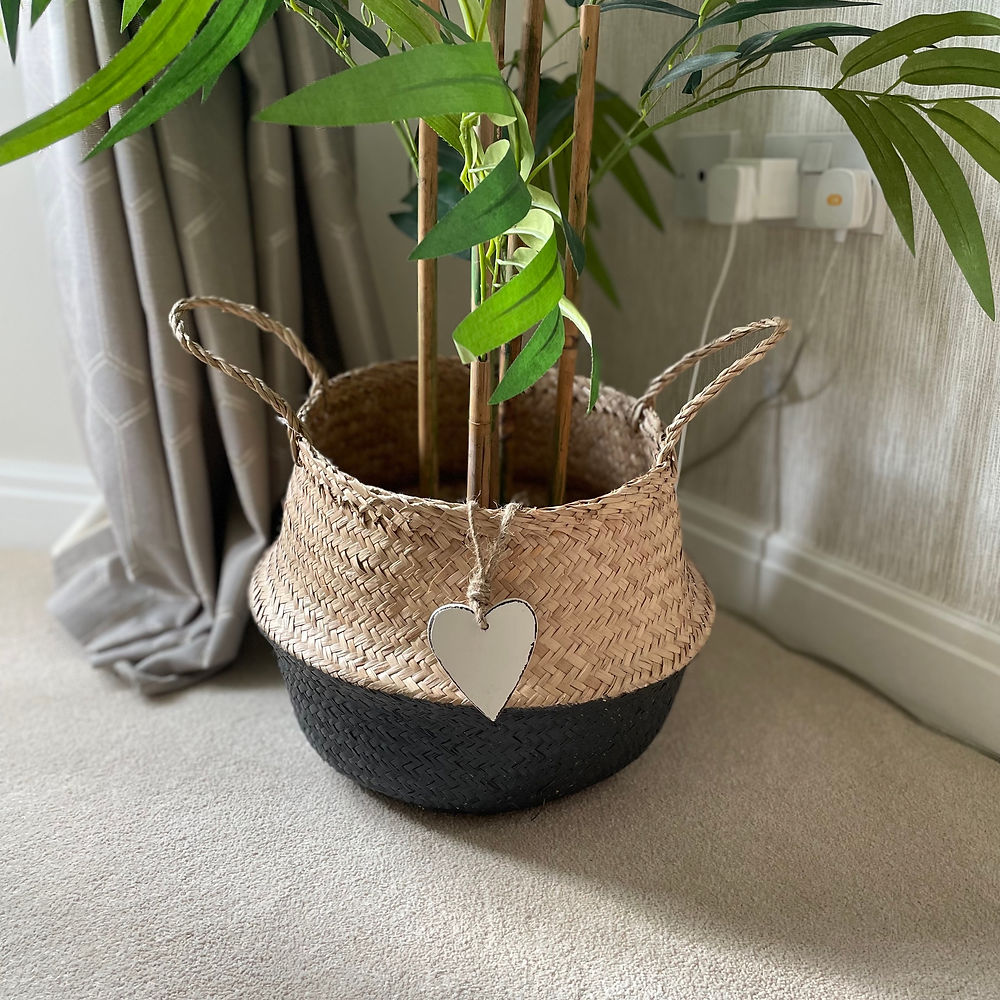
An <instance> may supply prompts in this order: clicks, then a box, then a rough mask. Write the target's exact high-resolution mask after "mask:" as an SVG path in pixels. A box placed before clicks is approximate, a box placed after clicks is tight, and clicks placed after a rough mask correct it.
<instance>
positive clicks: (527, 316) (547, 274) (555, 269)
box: [452, 236, 563, 356]
mask: <svg viewBox="0 0 1000 1000" xmlns="http://www.w3.org/2000/svg"><path fill="white" fill-rule="evenodd" d="M562 291H563V275H562V268H561V267H560V266H559V251H558V248H557V246H556V239H555V236H553V237H552V238H551V239H550V240H549V241H548V242H547V243H546V244H545V246H544V247H543V248H542V249H541V250H540V251H539V253H538V254H537V256H536V257H535V259H534V260H533V261H532V262H531V263H530V264H529V265H528V266H527V267H526V268H525V269H524V270H523V271H521V273H520V274H517V275H515V276H514V277H513V278H511V280H510V281H508V282H507V284H505V285H503V286H502V287H501V288H500V290H499V291H497V292H496V293H494V294H493V295H491V296H490V297H489V298H488V299H486V301H485V302H483V304H482V305H481V306H479V308H478V309H476V310H474V311H473V312H471V313H469V315H468V316H466V317H465V319H463V320H462V322H461V323H459V324H458V326H457V327H456V328H455V332H454V334H452V336H453V338H454V340H455V343H456V344H458V345H459V346H460V347H464V348H465V349H466V350H468V351H470V352H471V353H473V354H475V355H476V356H482V355H484V354H487V353H489V352H490V351H492V350H495V349H496V348H497V347H500V346H501V345H503V344H506V343H507V341H508V340H510V339H511V338H513V337H516V336H517V335H518V334H519V333H524V331H525V330H528V329H530V328H531V327H532V326H534V325H535V323H538V322H539V321H540V320H542V319H544V317H545V316H547V315H548V313H549V312H550V311H551V310H552V308H553V307H554V306H555V305H557V304H558V302H559V299H560V297H561V296H562Z"/></svg>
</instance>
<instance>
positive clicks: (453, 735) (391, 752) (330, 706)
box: [275, 647, 684, 813]
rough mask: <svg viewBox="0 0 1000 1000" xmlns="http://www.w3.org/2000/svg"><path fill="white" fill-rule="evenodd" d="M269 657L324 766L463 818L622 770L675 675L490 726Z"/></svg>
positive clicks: (652, 731) (504, 717)
mask: <svg viewBox="0 0 1000 1000" xmlns="http://www.w3.org/2000/svg"><path fill="white" fill-rule="evenodd" d="M275 653H276V654H277V657H278V666H279V667H280V668H281V673H282V676H283V677H284V678H285V685H286V687H287V688H288V693H289V696H290V697H291V699H292V705H293V707H294V708H295V714H296V716H297V717H298V720H299V725H300V726H301V727H302V730H303V732H304V733H305V734H306V737H307V738H308V740H309V742H310V743H311V744H312V745H313V747H314V748H315V749H316V750H317V752H318V753H319V755H320V756H321V757H322V758H323V759H324V760H325V761H326V762H327V763H328V764H331V765H332V766H333V767H335V768H336V769H337V770H338V771H342V772H343V773H344V774H346V775H347V776H348V777H350V778H353V779H354V780H355V781H357V782H358V783H359V784H361V785H363V786H364V787H366V788H370V789H372V790H374V791H376V792H381V793H382V794H384V795H389V796H391V797H392V798H394V799H400V800H401V801H403V802H409V803H411V804H413V805H418V806H423V807H425V808H429V809H442V810H447V811H449V812H469V813H494V812H505V811H507V810H511V809H526V808H528V807H530V806H535V805H539V804H540V803H542V802H547V801H549V800H550V799H555V798H559V796H561V795H568V794H569V793H570V792H575V791H579V790H580V789H581V788H586V787H587V786H588V785H592V784H594V782H597V781H601V780H602V779H603V778H607V777H609V776H610V775H612V774H614V773H615V772H616V771H619V770H621V768H623V767H625V765H626V764H629V763H631V762H632V761H633V760H635V759H636V757H638V756H639V755H640V754H641V753H642V752H643V751H644V750H645V749H646V747H648V746H649V744H650V743H651V742H652V740H653V738H654V737H655V736H656V734H657V733H658V732H659V731H660V727H661V726H662V725H663V720H664V719H665V718H666V717H667V713H668V712H669V711H670V706H671V705H672V704H673V700H674V696H675V695H676V694H677V689H678V688H679V687H680V683H681V677H682V675H683V673H684V671H683V670H681V671H679V672H678V673H676V674H673V675H672V676H670V677H667V678H666V679H665V680H662V681H660V682H658V683H657V684H652V685H650V686H649V687H646V688H643V689H641V690H639V691H634V692H632V693H631V694H626V695H622V696H620V697H618V698H609V699H605V700H602V701H591V702H585V703H583V704H580V705H557V706H553V707H552V708H508V709H505V710H504V711H503V712H501V713H500V716H499V718H498V719H497V721H496V722H495V723H493V722H490V721H489V720H488V719H487V718H486V717H485V716H484V715H483V714H482V713H481V712H479V711H478V710H477V709H475V708H472V707H470V706H466V705H440V704H437V703H435V702H431V701H423V700H419V699H416V698H408V697H406V696H404V695H397V694H387V693H385V692H382V691H372V690H370V689H369V688H364V687H361V686H360V685H357V684H351V683H350V682H348V681H345V680H341V679H340V678H337V677H331V676H330V675H329V674H326V673H324V672H323V671H321V670H317V669H316V668H315V667H310V666H308V665H307V664H304V663H302V662H301V661H300V660H297V659H295V658H294V657H292V656H290V655H289V654H288V653H286V652H285V651H284V650H282V649H280V648H277V647H275Z"/></svg>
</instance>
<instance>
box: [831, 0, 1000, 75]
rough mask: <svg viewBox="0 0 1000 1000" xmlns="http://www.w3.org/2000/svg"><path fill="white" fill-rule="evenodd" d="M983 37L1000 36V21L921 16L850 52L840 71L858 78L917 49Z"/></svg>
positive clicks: (968, 14)
mask: <svg viewBox="0 0 1000 1000" xmlns="http://www.w3.org/2000/svg"><path fill="white" fill-rule="evenodd" d="M979 35H1000V18H996V17H993V15H991V14H981V13H979V12H978V11H974V10H963V11H957V12H956V13H954V14H917V16H916V17H909V18H907V19H906V20H905V21H900V22H899V24H894V25H892V27H890V28H886V29H885V30H884V31H880V32H879V33H878V34H877V35H874V36H873V37H872V38H870V39H868V40H867V41H864V42H862V43H861V44H860V45H859V46H858V47H857V48H855V49H853V50H852V51H850V52H848V53H847V55H846V56H844V60H843V62H842V63H841V64H840V71H841V72H842V73H843V74H844V76H845V77H850V76H856V75H857V74H858V73H863V72H864V71H865V70H869V69H873V68H874V67H876V66H882V65H883V64H885V63H887V62H892V60H894V59H899V58H901V57H902V56H907V55H909V54H910V53H911V52H916V50H917V49H925V48H929V47H930V46H932V45H937V44H938V43H939V42H943V41H945V39H948V38H971V37H976V36H979Z"/></svg>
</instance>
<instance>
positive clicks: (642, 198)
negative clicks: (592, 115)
mask: <svg viewBox="0 0 1000 1000" xmlns="http://www.w3.org/2000/svg"><path fill="white" fill-rule="evenodd" d="M617 144H618V136H617V134H616V133H615V131H614V129H612V128H611V126H610V125H609V124H608V121H607V119H604V118H596V119H595V120H594V155H595V156H596V157H597V158H598V159H599V160H603V159H605V158H606V157H607V156H608V155H609V154H610V153H611V151H612V150H613V149H614V148H615V146H616V145H617ZM611 173H612V174H613V175H614V177H615V180H617V181H618V183H619V184H621V186H622V187H623V188H624V189H625V193H626V194H627V195H628V196H629V197H630V198H631V199H632V201H633V202H634V203H635V205H636V207H637V208H638V209H639V211H640V212H642V214H643V215H645V216H646V218H647V219H649V221H650V222H651V223H652V224H653V225H654V226H656V228H657V229H662V228H663V222H662V220H661V219H660V213H659V211H658V210H657V208H656V202H654V201H653V196H652V194H651V193H650V191H649V185H647V184H646V181H645V179H644V178H643V176H642V174H641V173H640V172H639V168H638V167H637V166H636V165H635V161H634V160H633V159H632V158H631V157H629V156H623V157H622V158H621V159H620V160H619V161H618V162H617V163H616V164H615V165H614V166H613V167H612V168H611Z"/></svg>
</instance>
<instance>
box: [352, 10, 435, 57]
mask: <svg viewBox="0 0 1000 1000" xmlns="http://www.w3.org/2000/svg"><path fill="white" fill-rule="evenodd" d="M365 6H366V7H367V8H368V9H369V10H370V11H371V12H372V13H373V14H374V15H375V16H376V17H377V18H378V19H379V20H380V21H382V22H384V23H385V24H386V26H387V27H388V28H389V29H390V30H391V31H392V33H393V34H394V35H398V36H399V37H400V38H402V39H403V41H404V42H407V43H408V44H409V45H412V46H413V47H414V48H416V47H417V46H418V45H434V44H440V42H441V35H440V34H439V33H438V29H437V25H436V23H435V21H434V18H432V17H431V16H430V15H429V14H428V13H427V12H426V11H424V10H421V9H420V8H419V7H417V6H416V5H415V4H413V3H411V2H410V0H372V2H371V3H368V0H365Z"/></svg>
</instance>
